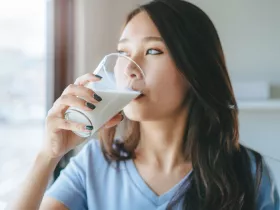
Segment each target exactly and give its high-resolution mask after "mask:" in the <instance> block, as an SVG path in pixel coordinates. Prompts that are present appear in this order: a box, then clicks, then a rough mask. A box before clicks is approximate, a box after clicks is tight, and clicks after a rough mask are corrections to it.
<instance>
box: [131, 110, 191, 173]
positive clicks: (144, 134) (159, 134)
mask: <svg viewBox="0 0 280 210" xmlns="http://www.w3.org/2000/svg"><path fill="white" fill-rule="evenodd" d="M186 116H187V114H186V113H183V114H182V113H180V114H179V115H178V116H176V117H173V118H169V119H165V120H161V121H149V122H141V123H140V132H141V138H140V142H139V145H138V147H137V150H136V159H138V161H141V162H146V163H148V164H151V165H153V166H155V167H158V168H159V169H160V170H162V171H165V172H166V173H168V172H171V171H172V170H174V168H177V167H178V166H183V164H184V163H186V161H185V159H184V157H183V154H182V143H183V135H184V132H185V125H186Z"/></svg>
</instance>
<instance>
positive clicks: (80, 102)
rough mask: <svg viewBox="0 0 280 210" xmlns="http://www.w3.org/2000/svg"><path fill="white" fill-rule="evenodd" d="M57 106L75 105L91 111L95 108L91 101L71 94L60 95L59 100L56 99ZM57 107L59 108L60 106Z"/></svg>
mask: <svg viewBox="0 0 280 210" xmlns="http://www.w3.org/2000/svg"><path fill="white" fill-rule="evenodd" d="M57 103H58V105H59V107H61V105H62V107H63V106H69V107H70V106H73V107H77V108H80V109H83V110H85V111H92V110H94V109H95V108H96V106H95V105H94V104H93V103H91V102H88V101H86V100H84V99H82V98H79V97H76V96H72V95H62V96H61V97H60V98H59V100H58V101H57ZM59 107H58V109H59V110H60V108H59Z"/></svg>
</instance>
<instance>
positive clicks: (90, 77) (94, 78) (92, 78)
mask: <svg viewBox="0 0 280 210" xmlns="http://www.w3.org/2000/svg"><path fill="white" fill-rule="evenodd" d="M101 79H102V77H101V76H99V75H95V74H92V73H88V74H85V75H83V76H80V77H78V78H77V79H76V81H75V83H74V84H75V85H82V86H84V85H86V84H87V83H89V82H98V81H100V80H101Z"/></svg>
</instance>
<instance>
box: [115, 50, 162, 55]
mask: <svg viewBox="0 0 280 210" xmlns="http://www.w3.org/2000/svg"><path fill="white" fill-rule="evenodd" d="M150 50H153V51H157V52H156V53H155V54H150V55H160V54H163V52H162V51H161V50H157V49H153V48H150V49H148V50H147V51H146V55H148V51H150ZM117 52H118V53H119V54H122V53H125V51H123V50H117Z"/></svg>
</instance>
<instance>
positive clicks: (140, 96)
mask: <svg viewBox="0 0 280 210" xmlns="http://www.w3.org/2000/svg"><path fill="white" fill-rule="evenodd" d="M144 96H145V95H144V94H143V93H141V94H140V95H139V96H138V97H136V98H135V99H134V100H138V99H140V98H143V97H144Z"/></svg>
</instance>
